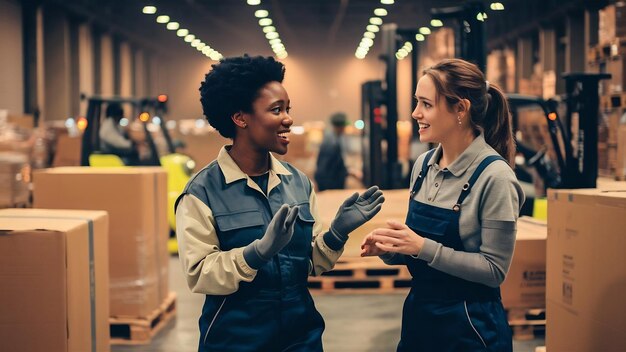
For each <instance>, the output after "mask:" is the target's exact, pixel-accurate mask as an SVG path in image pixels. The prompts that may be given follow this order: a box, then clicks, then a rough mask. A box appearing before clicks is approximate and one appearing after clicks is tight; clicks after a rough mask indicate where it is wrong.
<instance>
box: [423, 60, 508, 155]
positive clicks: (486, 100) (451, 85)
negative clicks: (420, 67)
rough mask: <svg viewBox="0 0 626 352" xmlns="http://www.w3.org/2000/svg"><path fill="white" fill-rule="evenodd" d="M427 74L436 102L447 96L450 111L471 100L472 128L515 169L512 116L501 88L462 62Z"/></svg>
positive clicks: (442, 65)
mask: <svg viewBox="0 0 626 352" xmlns="http://www.w3.org/2000/svg"><path fill="white" fill-rule="evenodd" d="M424 75H427V76H429V77H430V78H431V79H432V80H433V82H434V84H435V87H436V89H437V99H439V96H443V97H445V98H446V103H447V105H448V108H449V109H452V106H453V105H454V104H456V103H458V102H459V101H461V100H462V99H467V100H469V101H470V103H471V105H470V111H469V115H470V124H471V126H472V127H473V128H474V130H475V131H477V132H483V134H484V137H485V141H486V142H487V144H489V145H490V146H491V147H492V148H493V149H495V150H496V151H497V152H498V153H499V154H500V155H501V156H502V157H503V158H504V159H505V160H507V161H508V162H509V165H511V166H513V165H514V164H513V163H514V158H515V141H514V139H513V129H512V124H511V114H510V112H509V103H508V101H507V100H506V97H505V96H504V93H502V91H501V90H500V88H498V87H497V86H495V85H493V84H491V83H487V81H485V75H484V74H483V73H482V72H481V71H480V69H479V68H478V67H477V66H476V65H474V64H472V63H470V62H467V61H465V60H461V59H445V60H443V61H441V62H439V63H438V64H436V65H435V66H432V67H430V68H427V69H425V70H424Z"/></svg>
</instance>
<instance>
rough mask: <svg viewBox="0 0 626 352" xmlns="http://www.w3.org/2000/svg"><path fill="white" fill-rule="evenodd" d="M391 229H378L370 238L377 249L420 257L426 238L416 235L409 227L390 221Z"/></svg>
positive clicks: (388, 222) (388, 223)
mask: <svg viewBox="0 0 626 352" xmlns="http://www.w3.org/2000/svg"><path fill="white" fill-rule="evenodd" d="M387 225H389V228H386V229H376V230H374V231H372V233H371V234H370V235H368V237H369V238H370V240H371V241H372V242H375V245H376V247H378V248H380V249H381V250H383V251H385V252H394V253H400V254H406V255H418V254H419V252H420V251H421V250H422V247H423V246H424V237H422V236H420V235H418V234H416V233H415V232H413V230H411V229H410V228H409V227H408V226H407V225H405V224H403V223H401V222H398V221H394V220H390V221H387Z"/></svg>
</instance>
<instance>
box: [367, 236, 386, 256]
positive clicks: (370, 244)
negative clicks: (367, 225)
mask: <svg viewBox="0 0 626 352" xmlns="http://www.w3.org/2000/svg"><path fill="white" fill-rule="evenodd" d="M372 235H373V232H370V233H368V234H367V236H365V238H363V241H362V242H361V257H374V256H379V255H384V254H387V253H389V252H387V251H384V250H382V249H380V248H378V246H376V241H375V240H374V239H373V238H372Z"/></svg>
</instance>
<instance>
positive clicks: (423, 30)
mask: <svg viewBox="0 0 626 352" xmlns="http://www.w3.org/2000/svg"><path fill="white" fill-rule="evenodd" d="M419 32H420V33H421V34H423V35H429V34H430V33H431V32H430V28H428V27H420V29H419Z"/></svg>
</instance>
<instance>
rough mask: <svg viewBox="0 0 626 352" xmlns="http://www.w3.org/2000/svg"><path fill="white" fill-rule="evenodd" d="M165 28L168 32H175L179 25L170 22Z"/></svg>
mask: <svg viewBox="0 0 626 352" xmlns="http://www.w3.org/2000/svg"><path fill="white" fill-rule="evenodd" d="M165 28H167V29H169V30H170V31H175V30H177V29H178V28H180V24H179V23H178V22H170V23H168V24H167V25H166V26H165Z"/></svg>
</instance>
